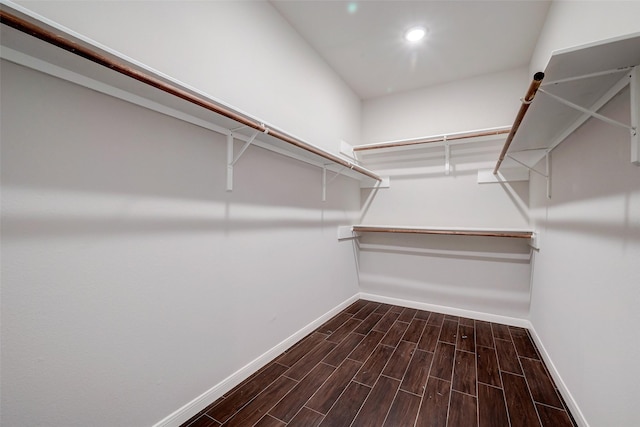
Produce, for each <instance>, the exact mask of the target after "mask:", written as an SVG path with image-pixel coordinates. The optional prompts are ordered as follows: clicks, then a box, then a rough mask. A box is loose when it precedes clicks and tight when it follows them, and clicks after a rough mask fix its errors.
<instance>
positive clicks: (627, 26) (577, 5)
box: [530, 0, 640, 75]
mask: <svg viewBox="0 0 640 427" xmlns="http://www.w3.org/2000/svg"><path fill="white" fill-rule="evenodd" d="M638 16H640V2H639V1H637V0H634V1H614V0H607V1H566V0H565V1H558V0H556V1H554V2H552V3H551V7H550V8H549V12H548V14H547V19H546V21H545V24H544V27H543V29H542V31H541V33H540V37H539V39H538V43H537V45H536V49H535V51H534V53H533V56H532V57H531V64H530V73H531V74H532V75H533V73H535V72H537V71H544V69H545V68H546V66H547V63H548V62H549V59H550V58H551V54H552V53H553V51H556V50H561V49H567V48H571V47H575V46H580V45H583V44H587V43H593V42H597V41H601V40H604V39H609V38H613V37H618V36H622V35H625V34H632V33H637V32H639V31H640V19H638Z"/></svg>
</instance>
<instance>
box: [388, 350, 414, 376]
mask: <svg viewBox="0 0 640 427" xmlns="http://www.w3.org/2000/svg"><path fill="white" fill-rule="evenodd" d="M415 348H416V345H415V344H414V343H411V342H408V341H400V344H398V347H396V349H395V351H394V352H393V354H392V355H391V360H393V363H387V366H386V367H385V368H384V370H383V371H382V374H383V375H386V376H388V377H391V378H395V379H398V380H402V377H403V376H404V372H405V371H406V370H407V366H409V362H410V361H411V357H412V356H413V352H414V350H415Z"/></svg>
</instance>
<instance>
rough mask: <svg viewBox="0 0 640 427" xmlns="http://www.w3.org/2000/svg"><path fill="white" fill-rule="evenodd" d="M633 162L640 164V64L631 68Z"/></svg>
mask: <svg viewBox="0 0 640 427" xmlns="http://www.w3.org/2000/svg"><path fill="white" fill-rule="evenodd" d="M630 91H631V162H632V163H633V164H634V165H636V166H640V135H638V134H639V133H640V130H639V129H640V66H636V67H633V69H632V70H631V84H630Z"/></svg>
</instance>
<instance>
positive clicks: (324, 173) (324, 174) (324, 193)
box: [322, 164, 346, 202]
mask: <svg viewBox="0 0 640 427" xmlns="http://www.w3.org/2000/svg"><path fill="white" fill-rule="evenodd" d="M327 166H329V165H326V164H325V165H322V201H323V202H326V201H327V186H328V185H329V184H331V183H332V182H333V181H334V180H335V179H336V178H337V177H338V176H340V175H342V171H343V170H345V169H346V166H343V167H341V168H340V170H338V172H336V174H335V175H334V176H332V177H331V179H330V180H329V181H327Z"/></svg>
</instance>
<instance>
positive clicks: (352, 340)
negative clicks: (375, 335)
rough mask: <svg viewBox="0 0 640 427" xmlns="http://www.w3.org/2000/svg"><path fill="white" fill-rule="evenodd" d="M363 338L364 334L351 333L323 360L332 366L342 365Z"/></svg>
mask: <svg viewBox="0 0 640 427" xmlns="http://www.w3.org/2000/svg"><path fill="white" fill-rule="evenodd" d="M363 339H364V335H360V334H356V333H350V334H349V335H348V336H347V337H346V338H345V339H344V340H342V342H341V343H340V344H338V345H337V346H336V347H335V348H334V349H333V350H331V353H329V354H328V355H327V356H326V357H325V358H324V359H322V361H323V362H324V363H326V364H328V365H331V366H338V365H340V364H341V363H342V362H343V361H344V359H346V358H347V356H348V355H349V354H350V353H351V352H352V351H353V350H354V349H355V348H356V347H357V346H358V344H360V342H361V341H362V340H363Z"/></svg>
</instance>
